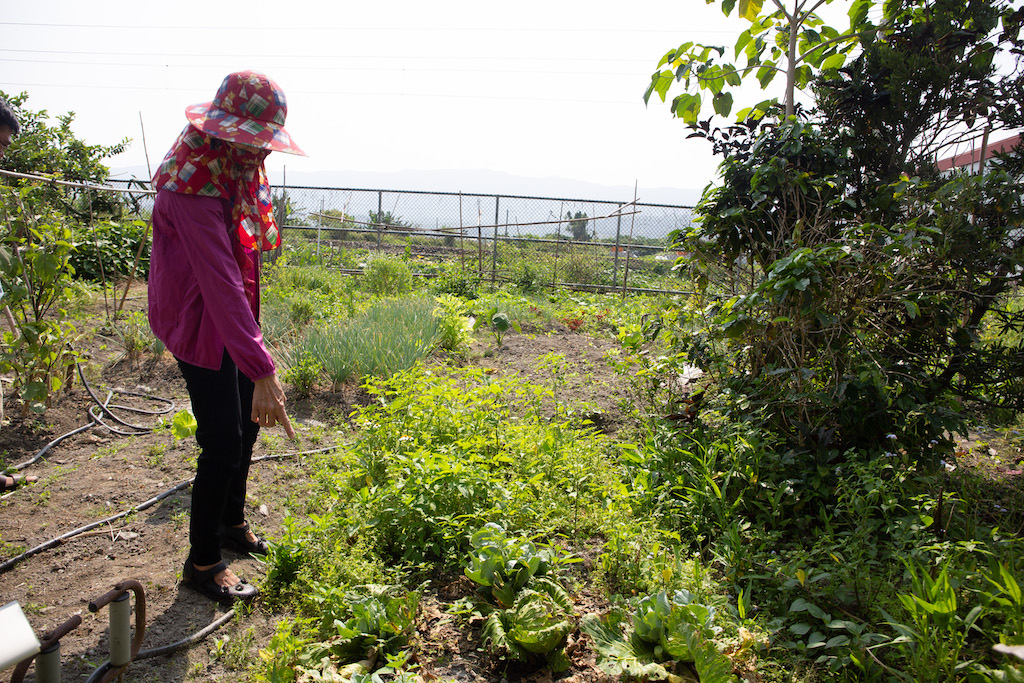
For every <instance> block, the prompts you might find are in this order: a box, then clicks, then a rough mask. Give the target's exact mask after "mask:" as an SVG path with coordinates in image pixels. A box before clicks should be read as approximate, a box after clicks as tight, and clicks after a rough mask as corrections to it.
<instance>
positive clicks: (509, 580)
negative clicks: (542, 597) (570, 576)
mask: <svg viewBox="0 0 1024 683" xmlns="http://www.w3.org/2000/svg"><path fill="white" fill-rule="evenodd" d="M470 542H471V544H472V546H473V549H472V551H471V552H470V555H469V566H468V567H466V569H465V573H466V576H467V577H469V579H470V580H471V581H473V582H474V583H475V584H477V589H476V592H477V595H479V596H480V597H481V598H482V599H483V600H485V601H486V602H487V603H489V604H491V605H494V606H496V607H499V608H508V607H511V606H512V604H513V603H514V602H515V600H516V596H517V594H518V593H519V591H521V590H522V589H523V588H524V587H525V586H526V584H527V583H528V582H529V581H530V579H531V578H533V577H535V576H536V577H540V576H543V575H544V574H546V573H547V571H548V568H549V567H550V566H551V564H552V559H553V555H552V553H551V551H550V550H546V549H545V550H537V546H536V545H534V543H533V542H532V541H530V540H529V539H526V538H509V536H508V534H506V533H505V530H504V529H503V528H502V527H501V526H500V525H498V524H495V523H493V522H491V523H489V524H485V525H484V526H483V528H481V529H480V530H479V531H477V532H476V533H474V534H473V537H472V539H471V541H470Z"/></svg>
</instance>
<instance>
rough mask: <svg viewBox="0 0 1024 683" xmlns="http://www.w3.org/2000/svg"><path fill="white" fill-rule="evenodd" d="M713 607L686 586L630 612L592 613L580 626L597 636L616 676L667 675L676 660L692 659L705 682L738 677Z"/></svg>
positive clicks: (604, 662)
mask: <svg viewBox="0 0 1024 683" xmlns="http://www.w3.org/2000/svg"><path fill="white" fill-rule="evenodd" d="M714 619H715V610H714V608H713V607H709V606H707V605H703V604H700V603H698V602H695V601H694V599H693V596H692V595H691V594H690V593H689V592H688V591H685V590H679V591H676V592H675V593H673V594H672V595H669V594H668V593H666V592H665V591H659V592H658V593H655V594H653V595H648V596H644V597H642V598H640V599H639V600H638V601H637V602H636V605H635V608H634V610H633V613H632V614H631V615H630V616H629V625H630V626H631V628H626V629H625V630H627V631H628V636H627V635H626V633H624V632H623V630H624V629H623V627H624V626H625V625H626V617H625V615H624V613H623V612H622V611H620V610H613V611H612V612H611V613H609V615H607V616H605V617H604V618H601V617H599V616H597V615H587V616H586V617H584V618H583V622H582V623H581V625H580V628H581V629H582V630H583V631H584V632H586V633H587V634H589V635H590V636H591V637H592V638H593V639H594V647H595V649H596V650H597V651H598V655H599V661H598V663H599V666H601V668H602V669H603V670H605V671H607V672H608V673H610V674H612V675H619V674H626V675H629V676H636V677H656V678H665V677H667V676H668V673H669V672H668V670H667V669H666V668H665V666H664V665H665V663H667V662H670V661H678V662H692V663H693V664H694V668H695V669H696V670H697V674H698V676H699V677H700V680H701V681H720V682H726V681H733V680H735V679H734V677H733V675H732V664H731V662H730V661H729V659H728V658H727V657H725V656H724V655H722V654H721V653H719V652H718V649H717V647H716V646H715V643H714V637H715V636H716V635H717V634H718V632H719V628H718V627H717V626H715V623H714Z"/></svg>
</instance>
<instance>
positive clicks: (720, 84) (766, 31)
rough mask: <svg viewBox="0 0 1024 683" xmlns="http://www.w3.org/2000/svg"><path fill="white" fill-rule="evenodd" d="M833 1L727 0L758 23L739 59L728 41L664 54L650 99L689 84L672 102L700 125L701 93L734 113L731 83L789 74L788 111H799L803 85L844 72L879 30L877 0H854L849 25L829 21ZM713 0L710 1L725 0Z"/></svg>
mask: <svg viewBox="0 0 1024 683" xmlns="http://www.w3.org/2000/svg"><path fill="white" fill-rule="evenodd" d="M832 1H833V0H792V3H793V4H792V7H789V8H787V7H786V5H785V3H784V2H783V0H771V1H770V2H769V3H765V2H764V0H739V2H737V0H722V2H721V6H722V12H723V13H724V14H725V15H726V16H731V15H732V13H733V12H734V11H735V12H736V14H737V16H738V17H739V18H740V19H742V20H745V21H747V22H749V23H750V28H748V29H746V30H745V31H743V33H741V34H740V37H739V39H738V40H737V41H736V45H735V47H734V59H733V60H732V61H725V60H724V57H725V55H726V48H725V47H724V46H718V45H705V44H702V43H696V42H693V41H687V42H684V43H683V44H681V45H680V46H679V47H677V48H674V49H672V50H669V51H668V52H667V53H665V56H664V57H662V58H661V61H660V62H659V63H658V71H655V72H654V73H653V74H652V75H651V83H650V85H648V86H647V92H646V93H645V94H644V102H648V101H649V100H650V97H651V95H652V94H654V93H657V94H658V96H659V97H660V98H661V101H662V102H664V101H665V99H666V97H667V94H668V90H669V88H670V87H671V86H672V83H673V82H679V83H682V84H683V86H684V88H685V92H683V93H681V94H679V95H677V96H676V97H675V98H674V99H673V100H672V106H671V109H672V114H673V115H675V116H678V117H679V118H681V119H683V121H685V122H686V123H691V124H692V123H696V122H697V119H698V116H699V115H700V112H701V109H702V104H703V101H702V98H701V95H700V91H704V92H707V93H710V95H711V103H712V106H713V107H714V110H715V113H717V114H719V115H721V116H729V114H730V112H731V111H732V107H733V94H732V92H731V91H730V90H731V89H733V88H736V87H738V86H740V85H741V84H742V83H743V82H744V80H745V79H746V78H747V77H748V76H750V75H751V74H753V75H754V76H755V77H756V79H757V82H758V83H759V84H760V85H761V89H762V90H763V89H766V88H767V87H768V86H769V85H770V84H771V83H772V82H773V81H774V80H775V77H776V76H777V75H779V74H780V73H782V74H785V76H786V84H785V90H784V96H783V103H784V108H785V114H786V116H792V115H793V113H794V111H795V106H796V90H797V88H806V87H807V86H808V85H809V84H810V83H811V81H812V80H813V78H814V77H815V76H817V75H818V74H820V73H826V74H828V73H836V72H837V71H838V69H839V68H841V67H842V66H843V64H844V63H845V62H846V59H847V57H848V56H849V55H850V53H852V52H853V51H854V50H855V49H856V48H857V46H858V44H859V41H860V40H861V39H862V38H863V37H864V36H867V35H869V34H871V33H873V32H875V31H877V30H878V29H877V27H876V26H874V25H873V24H872V23H871V22H870V21H869V19H868V10H869V8H870V7H871V5H872V4H873V3H872V1H871V0H856V1H855V2H854V3H852V5H851V6H850V11H849V17H850V25H849V27H848V28H847V29H846V30H844V31H839V30H837V29H835V28H833V27H831V26H827V25H826V24H825V22H824V21H823V20H822V19H821V17H820V16H819V15H818V14H816V11H817V10H818V9H820V8H821V6H822V5H827V4H830V3H831V2H832ZM706 2H707V4H709V5H710V4H715V3H716V2H717V0H706ZM771 10H774V11H771ZM662 67H668V68H662ZM776 104H778V98H770V99H767V100H763V101H761V102H759V103H757V104H755V105H752V106H751V107H745V108H743V109H742V110H740V111H739V113H738V114H737V118H738V119H740V120H743V119H746V118H747V117H750V116H754V117H760V116H763V115H764V114H765V113H767V111H768V108H769V107H771V106H774V105H776Z"/></svg>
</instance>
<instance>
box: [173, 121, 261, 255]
mask: <svg viewBox="0 0 1024 683" xmlns="http://www.w3.org/2000/svg"><path fill="white" fill-rule="evenodd" d="M268 154H270V152H269V151H267V150H262V151H260V152H259V153H256V154H254V153H252V152H248V151H246V150H243V149H240V148H238V147H235V146H234V145H231V144H228V143H227V142H225V141H223V140H220V139H218V138H215V137H211V136H209V135H205V134H204V133H203V132H202V131H200V130H199V129H198V128H196V127H195V126H192V125H188V126H186V127H185V130H183V131H182V132H181V135H179V136H178V139H177V140H176V141H175V142H174V145H172V146H171V151H169V152H168V153H167V156H166V157H164V160H163V163H161V164H160V168H159V169H157V172H156V175H155V176H154V177H153V189H155V190H161V189H163V190H170V191H172V192H180V193H181V194H195V195H199V196H201V197H222V198H224V199H227V200H228V201H230V202H231V210H232V213H231V221H232V223H233V224H234V225H235V226H236V228H237V230H236V232H235V237H236V238H237V240H238V241H239V242H240V243H241V245H242V246H243V247H244V248H245V249H249V250H252V249H256V248H257V245H258V248H259V249H260V250H261V251H269V250H271V249H276V248H277V247H278V245H280V244H281V233H280V231H279V230H278V229H277V222H276V221H275V220H274V207H273V205H272V204H271V199H270V183H269V182H268V181H267V171H266V169H265V168H264V166H263V160H264V159H266V158H267V155H268Z"/></svg>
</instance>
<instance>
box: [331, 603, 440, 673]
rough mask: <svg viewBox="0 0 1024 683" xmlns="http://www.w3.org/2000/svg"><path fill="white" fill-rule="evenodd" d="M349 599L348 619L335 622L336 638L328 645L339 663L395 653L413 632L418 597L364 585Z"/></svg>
mask: <svg viewBox="0 0 1024 683" xmlns="http://www.w3.org/2000/svg"><path fill="white" fill-rule="evenodd" d="M361 588H362V590H360V591H353V592H352V593H351V594H350V596H349V598H350V602H349V609H350V611H351V616H350V617H349V618H347V619H344V620H342V619H336V620H335V621H334V628H335V630H336V632H337V635H336V636H335V637H334V638H332V639H331V640H330V641H329V644H330V650H331V652H332V654H334V655H335V656H337V657H339V658H340V659H342V660H343V661H353V660H355V659H361V658H363V657H366V656H367V653H368V652H369V651H370V650H371V649H372V650H376V651H377V652H391V653H394V652H397V651H398V649H399V648H401V647H403V646H405V645H406V643H408V641H409V636H410V635H411V634H412V633H413V631H414V630H415V625H416V610H417V608H418V607H419V599H420V598H419V594H418V593H412V592H406V591H402V590H400V589H396V587H394V586H381V585H368V586H363V587H361Z"/></svg>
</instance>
